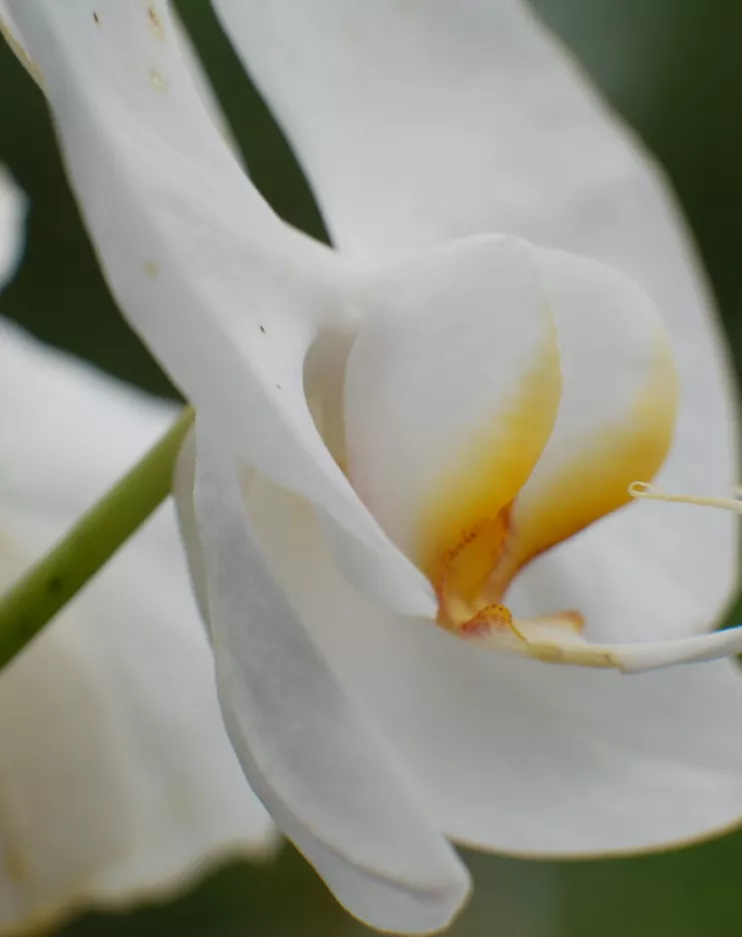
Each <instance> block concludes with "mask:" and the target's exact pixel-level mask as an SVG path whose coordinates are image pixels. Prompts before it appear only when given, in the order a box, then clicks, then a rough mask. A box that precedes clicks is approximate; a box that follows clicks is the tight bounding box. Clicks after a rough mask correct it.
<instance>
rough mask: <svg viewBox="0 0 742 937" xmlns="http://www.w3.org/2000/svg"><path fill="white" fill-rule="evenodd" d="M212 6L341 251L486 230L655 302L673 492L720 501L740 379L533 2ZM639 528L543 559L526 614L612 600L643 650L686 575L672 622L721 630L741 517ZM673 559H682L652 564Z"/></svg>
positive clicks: (695, 277) (631, 144) (603, 121)
mask: <svg viewBox="0 0 742 937" xmlns="http://www.w3.org/2000/svg"><path fill="white" fill-rule="evenodd" d="M214 5H215V7H216V9H217V10H218V12H219V14H220V16H221V18H222V21H223V22H224V25H225V27H226V28H227V30H228V32H229V34H230V35H231V37H232V40H233V42H234V44H235V46H236V48H237V49H238V51H239V52H240V54H241V55H242V57H243V61H244V62H245V63H246V65H247V67H248V69H249V71H250V73H251V74H252V76H253V77H254V78H255V79H256V80H257V82H258V84H259V86H260V87H261V89H262V90H263V92H264V94H265V96H266V98H267V100H268V102H269V104H270V105H271V107H272V108H273V109H274V111H275V112H276V114H277V115H278V117H279V119H280V121H281V122H282V124H283V126H284V129H285V130H286V132H287V134H288V136H289V138H290V139H291V140H292V142H293V143H294V145H295V148H296V151H297V153H298V154H299V157H300V159H301V161H302V164H303V165H304V167H305V169H306V171H307V173H308V175H309V177H310V179H311V181H312V183H313V184H314V187H315V192H316V194H317V198H318V200H319V203H320V205H321V207H322V209H323V211H324V215H325V218H326V220H327V223H328V226H329V229H330V231H331V232H332V235H333V237H334V239H335V241H336V243H337V244H338V245H339V246H340V247H341V248H342V249H343V250H349V251H351V252H353V253H356V254H361V255H364V256H368V257H372V258H374V259H378V258H383V257H389V256H395V255H396V254H398V253H399V252H400V251H404V252H406V251H410V250H418V249H420V248H421V247H425V246H429V245H432V244H438V243H440V242H442V241H445V240H447V239H449V238H451V237H456V236H460V235H468V234H472V233H476V232H482V231H493V230H494V231H506V232H508V233H510V234H517V235H520V236H522V237H526V238H528V239H531V240H533V241H535V242H537V243H542V244H545V245H547V246H550V247H556V248H561V249H564V250H568V251H574V252H576V253H584V254H586V255H589V256H592V257H595V258H597V259H599V260H602V261H604V262H607V263H608V264H610V265H612V266H615V267H616V268H618V269H619V270H621V271H623V272H624V273H626V274H628V275H629V276H631V277H632V278H634V279H635V280H636V281H637V282H638V283H639V284H641V286H642V287H643V288H644V289H646V290H647V291H648V293H649V295H650V296H651V297H652V298H653V299H654V301H655V302H656V303H657V304H658V306H659V308H660V309H661V311H662V313H663V315H664V316H665V317H666V321H667V323H668V327H669V331H670V338H671V344H672V346H673V353H674V356H675V359H676V362H677V365H678V371H679V375H680V382H681V388H682V394H681V404H680V411H679V420H678V427H677V432H676V436H675V443H674V446H673V449H672V452H671V454H670V457H669V459H668V460H667V462H666V464H665V467H664V469H663V472H662V474H661V476H660V480H661V483H662V484H663V486H664V487H666V488H668V489H669V490H674V491H690V492H704V493H719V492H725V491H726V490H727V489H728V488H729V485H730V484H731V483H733V482H736V481H738V478H737V474H738V468H737V452H738V445H737V439H736V437H737V429H736V427H737V425H738V422H739V421H738V419H737V417H736V413H735V405H734V403H733V400H734V396H733V391H732V382H731V380H730V370H729V366H728V362H727V360H726V355H725V353H724V350H723V348H722V346H721V342H720V336H719V332H718V324H717V322H716V321H715V318H714V315H713V310H712V306H711V301H710V297H709V293H708V290H707V287H706V284H705V282H704V279H703V275H702V273H701V271H700V269H699V265H698V263H697V261H696V258H695V257H694V255H693V251H692V249H691V247H690V245H689V242H688V238H687V234H686V232H685V230H684V226H683V223H682V220H681V219H680V218H679V216H678V212H677V210H676V207H675V205H674V202H673V200H672V198H671V197H670V196H669V195H668V192H667V190H666V187H665V185H664V182H663V180H662V179H661V178H660V177H659V176H658V174H657V171H656V168H655V167H654V166H653V164H652V162H651V160H650V159H648V157H647V155H646V153H645V152H643V150H642V148H641V146H640V144H639V143H638V141H637V140H636V139H635V138H633V137H632V136H631V134H630V133H629V132H628V131H627V130H626V128H625V127H624V126H623V125H622V124H621V122H620V121H619V120H618V119H617V118H616V116H615V115H614V114H612V113H611V112H610V111H609V110H608V108H606V106H605V105H604V104H603V103H602V102H601V101H600V100H599V99H598V97H597V95H596V94H595V93H594V91H593V90H592V89H591V87H590V86H589V84H588V82H587V81H586V80H585V79H584V77H583V76H582V75H581V74H580V72H579V70H578V69H577V68H576V67H575V64H574V63H573V62H572V61H571V60H570V58H569V56H568V55H567V54H565V52H564V50H563V49H562V48H561V47H560V45H559V44H558V43H557V42H555V41H554V39H553V37H551V36H550V35H549V34H548V33H547V31H546V30H545V29H544V28H543V27H542V26H541V25H540V24H539V23H538V21H537V19H536V18H535V16H534V15H533V13H532V12H531V10H530V9H529V8H528V7H527V5H526V3H525V2H522V0H498V2H496V3H495V2H489V0H461V2H457V3H456V4H455V5H452V4H450V3H448V2H447V0H427V2H425V3H400V2H397V0H377V2H374V3H370V4H369V3H364V2H363V0H314V2H312V3H306V4H302V5H301V8H300V9H299V8H295V5H294V4H292V3H291V2H290V0H274V2H271V3H261V2H258V0H215V4H214ZM276 50H280V54H279V53H277V51H276ZM635 516H636V515H635V512H634V511H633V510H632V511H627V512H623V513H620V514H617V515H615V516H613V517H611V518H609V519H608V520H607V521H605V522H603V523H601V524H600V525H596V526H595V527H594V528H592V529H590V530H589V531H587V532H586V533H585V534H584V535H582V536H581V537H579V538H576V540H575V541H573V542H571V543H569V544H568V545H566V546H565V547H564V548H562V549H560V550H559V551H557V552H555V553H554V554H552V555H549V556H547V557H544V558H543V560H541V561H539V562H538V563H537V564H535V565H534V566H533V567H532V568H531V569H530V570H529V571H528V573H527V574H526V577H525V579H524V589H525V592H526V597H527V598H528V599H529V601H532V602H533V604H534V606H536V605H537V604H538V601H539V594H540V593H542V592H546V591H550V592H551V591H553V587H554V585H555V584H556V587H557V588H561V587H560V586H559V585H558V584H559V583H563V584H564V589H565V591H566V590H568V591H569V592H570V593H571V594H573V593H574V591H575V590H576V589H577V590H579V589H583V588H584V589H585V590H586V592H587V593H589V595H588V599H589V601H590V604H591V605H592V595H593V594H595V595H597V594H598V593H599V592H600V593H602V594H603V595H606V596H611V601H610V603H607V602H604V603H603V607H602V609H601V625H600V627H601V628H604V629H605V636H606V637H607V636H609V635H611V634H613V635H615V634H617V633H619V632H620V631H621V630H623V633H624V635H625V637H626V638H627V639H629V638H635V639H637V640H641V638H642V637H644V636H646V632H647V628H648V622H649V621H650V620H652V619H654V617H655V615H656V613H657V611H658V609H657V606H656V603H655V602H654V601H651V602H649V603H647V606H646V613H640V614H637V610H636V603H635V602H634V601H633V598H632V600H631V602H629V601H628V596H629V594H631V593H633V595H634V596H636V595H641V594H642V593H643V592H644V591H645V586H647V587H648V590H649V593H650V595H653V594H656V593H657V590H656V588H655V587H654V586H653V583H655V582H656V579H657V577H664V573H663V569H665V568H666V569H668V570H670V571H671V572H672V574H673V577H675V576H676V574H677V572H678V570H681V569H682V570H686V571H688V575H687V576H685V577H684V578H683V581H679V580H678V579H677V578H673V579H672V580H671V581H668V587H670V588H672V589H675V590H677V594H678V595H681V596H682V601H681V602H679V603H673V604H672V614H671V616H670V619H667V625H668V627H671V628H672V631H673V633H678V634H681V633H686V634H687V633H691V632H693V631H694V630H696V629H697V628H698V627H699V626H701V623H702V622H704V621H705V622H706V624H707V625H710V624H711V623H712V622H713V620H714V617H715V615H717V614H718V613H720V611H721V609H722V607H723V605H724V604H725V602H726V601H727V600H728V598H729V597H730V594H731V592H732V590H733V588H734V584H735V582H736V578H737V567H738V562H737V553H736V551H737V535H736V523H735V521H734V520H733V519H732V518H730V517H724V516H723V515H719V514H717V513H716V512H712V511H694V512H690V513H689V514H687V515H685V516H684V517H681V516H680V514H679V513H678V512H677V511H676V512H674V513H673V512H671V510H670V509H666V510H664V512H662V513H660V511H659V510H657V512H656V514H655V516H654V517H653V519H652V522H651V523H650V521H649V519H647V521H646V523H641V524H640V525H639V526H638V527H635V526H634V523H635ZM647 517H649V515H647ZM650 526H651V528H652V533H651V536H650V537H649V543H650V549H649V550H648V551H647V550H646V546H647V543H648V538H647V530H648V528H649V527H650ZM663 554H664V555H666V556H668V557H673V558H672V559H669V560H667V561H664V562H663V563H662V567H663V569H659V570H655V569H654V568H653V565H652V564H653V563H654V562H655V559H656V557H657V556H659V555H663ZM681 554H682V555H681ZM699 611H701V612H702V614H701V615H699ZM592 617H593V616H592V615H591V618H592ZM655 627H657V626H655ZM663 627H664V626H663ZM627 628H628V629H630V631H629V632H627V630H626V629H627Z"/></svg>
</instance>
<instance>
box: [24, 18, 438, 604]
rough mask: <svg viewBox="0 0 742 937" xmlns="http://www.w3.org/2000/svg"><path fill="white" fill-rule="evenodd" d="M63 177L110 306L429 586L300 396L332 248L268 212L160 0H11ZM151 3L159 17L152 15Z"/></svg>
mask: <svg viewBox="0 0 742 937" xmlns="http://www.w3.org/2000/svg"><path fill="white" fill-rule="evenodd" d="M10 9H11V11H12V13H13V14H14V16H15V18H16V21H17V23H18V25H19V26H20V28H21V31H22V33H23V37H24V40H25V43H26V48H27V49H28V51H29V54H31V55H32V57H33V59H34V62H35V63H36V65H37V66H38V68H39V69H40V70H41V71H42V72H43V74H44V76H45V81H44V87H45V91H46V93H47V95H48V98H49V101H50V103H51V106H52V109H53V112H54V115H55V123H56V126H57V129H58V131H59V134H60V137H61V142H62V147H63V150H64V154H65V157H66V161H67V166H68V169H69V171H70V175H71V178H72V183H73V186H74V188H75V190H76V192H77V195H78V197H79V199H80V202H81V206H82V209H83V213H84V215H85V218H86V221H87V223H88V226H89V228H90V230H91V233H92V235H93V238H94V241H95V244H96V248H97V251H98V254H99V256H100V258H101V260H102V262H103V266H104V269H105V272H106V274H107V276H108V278H109V281H110V283H111V286H112V288H113V291H114V293H115V295H116V296H117V298H118V300H119V302H120V304H121V307H122V309H123V310H124V312H125V314H126V315H127V317H128V318H129V320H130V321H131V322H132V324H133V325H134V327H135V328H136V329H137V330H138V331H139V332H140V334H141V335H142V336H143V338H144V340H145V341H146V343H147V344H148V346H149V347H150V348H151V349H152V350H153V352H154V353H155V354H156V355H157V356H158V358H159V359H160V361H161V362H162V363H163V365H164V366H165V368H166V369H167V370H168V372H169V373H170V375H171V376H172V377H173V379H174V381H175V382H176V383H177V384H178V385H179V386H180V387H181V389H182V390H183V391H184V393H185V395H186V396H187V397H189V398H190V399H191V401H192V402H193V403H194V404H195V405H196V406H197V407H205V408H208V409H209V410H210V411H211V412H212V413H214V414H216V415H217V418H218V420H219V423H220V425H221V427H222V431H223V434H224V438H225V439H227V440H228V443H229V445H231V446H232V447H233V448H234V449H235V451H236V452H237V453H238V454H239V455H241V456H242V457H244V458H245V459H246V460H247V461H249V462H250V463H251V464H255V465H257V466H258V467H259V468H260V469H261V470H262V471H264V472H266V473H267V474H269V475H270V476H271V477H274V478H275V479H276V480H277V481H279V482H281V483H282V484H285V485H287V486H288V487H290V488H293V489H295V490H297V491H299V492H301V493H302V494H304V495H306V496H307V497H310V498H312V499H313V500H314V501H316V502H317V503H318V504H319V505H321V506H322V507H323V508H324V509H325V510H326V512H327V513H328V514H329V515H331V516H332V517H333V518H334V519H335V521H337V522H338V523H339V524H341V525H343V526H345V527H347V529H348V530H349V531H350V532H351V533H352V534H353V535H355V536H357V537H358V538H359V539H360V540H361V541H362V542H363V543H364V544H365V548H366V551H367V552H369V553H371V555H372V557H374V558H375V557H376V556H377V555H378V556H380V557H381V558H382V560H383V561H384V562H385V563H386V564H388V565H389V566H391V568H392V569H394V570H395V571H396V572H397V579H398V580H400V582H401V583H402V584H403V588H402V589H401V590H400V592H401V594H400V595H399V596H392V595H390V596H389V597H388V600H389V601H390V602H392V603H394V602H396V604H397V607H399V608H401V609H404V610H419V609H420V608H427V607H429V604H430V597H429V595H428V594H427V592H426V587H425V582H424V580H423V578H422V577H421V576H420V575H419V574H418V572H417V570H415V568H414V567H413V566H412V564H410V563H408V562H406V561H405V559H404V557H403V556H402V555H401V554H400V553H399V551H398V550H395V549H394V548H393V547H392V545H391V543H390V542H389V541H388V539H387V538H386V537H384V535H383V534H382V532H381V529H380V528H379V526H378V524H377V523H376V522H375V521H374V519H373V518H372V516H371V515H370V514H369V512H368V511H366V510H365V509H364V508H363V506H362V505H361V503H360V501H359V500H358V497H357V496H356V494H355V493H354V491H353V490H352V488H351V487H350V485H349V484H348V482H347V480H346V479H345V477H344V476H343V475H342V473H341V471H340V469H339V468H338V466H337V464H336V463H335V462H334V461H333V459H332V457H331V456H330V454H329V452H328V451H327V449H326V447H325V446H324V444H323V442H322V440H321V438H320V436H319V434H318V432H317V430H316V427H315V425H314V422H313V421H312V419H311V416H310V414H309V410H308V408H307V404H306V400H305V396H304V387H303V363H304V357H305V354H306V352H307V349H308V348H309V346H310V345H311V343H312V342H313V340H314V339H315V338H316V336H317V334H318V331H319V329H320V327H321V325H322V323H324V322H325V321H327V320H328V319H329V318H331V317H333V316H337V315H338V310H337V309H336V308H334V303H335V299H334V292H333V291H332V290H330V289H329V286H328V284H330V283H331V282H332V283H333V285H334V279H335V267H334V266H333V264H332V262H331V261H332V260H333V256H332V254H331V252H330V251H329V250H327V248H325V247H323V246H321V245H319V244H316V243H312V242H310V241H309V240H308V239H306V238H304V237H303V236H302V235H300V234H298V233H297V232H295V231H292V230H291V229H289V228H288V227H287V226H286V225H284V224H283V223H282V222H281V221H280V219H278V218H277V217H276V216H275V215H274V214H273V212H272V211H271V210H270V208H269V207H268V205H267V204H266V203H265V202H264V201H263V199H262V198H261V197H260V195H259V193H258V192H257V190H256V189H255V188H254V187H253V186H252V184H251V183H250V182H249V180H248V179H247V177H246V176H245V175H244V174H243V173H242V171H241V169H240V167H239V165H238V164H237V162H236V160H235V159H234V158H233V156H232V155H231V154H230V152H229V150H228V148H227V147H226V146H225V144H224V141H223V140H222V139H221V137H220V135H219V134H218V132H217V131H216V130H215V128H214V126H213V125H212V123H211V121H210V119H209V116H208V114H207V113H206V111H205V109H204V107H203V105H202V102H201V99H200V96H199V94H198V91H197V89H196V87H195V86H194V83H193V79H192V77H191V74H190V70H189V68H188V64H187V62H186V60H185V58H184V57H183V54H182V48H181V44H180V42H179V40H178V38H177V34H176V32H175V29H174V27H173V24H172V22H171V19H170V15H169V11H168V8H167V5H166V4H165V3H163V2H160V3H154V4H153V3H145V2H144V0H133V2H131V3H126V4H121V3H118V2H116V0H102V2H95V3H93V2H89V0H69V2H66V3H65V4H64V8H62V7H61V6H60V5H59V4H58V3H57V2H55V0H39V2H37V3H36V2H35V3H33V4H28V3H25V2H23V3H13V2H11V3H10ZM153 11H154V14H155V16H156V23H154V22H153V18H152V17H153Z"/></svg>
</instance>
